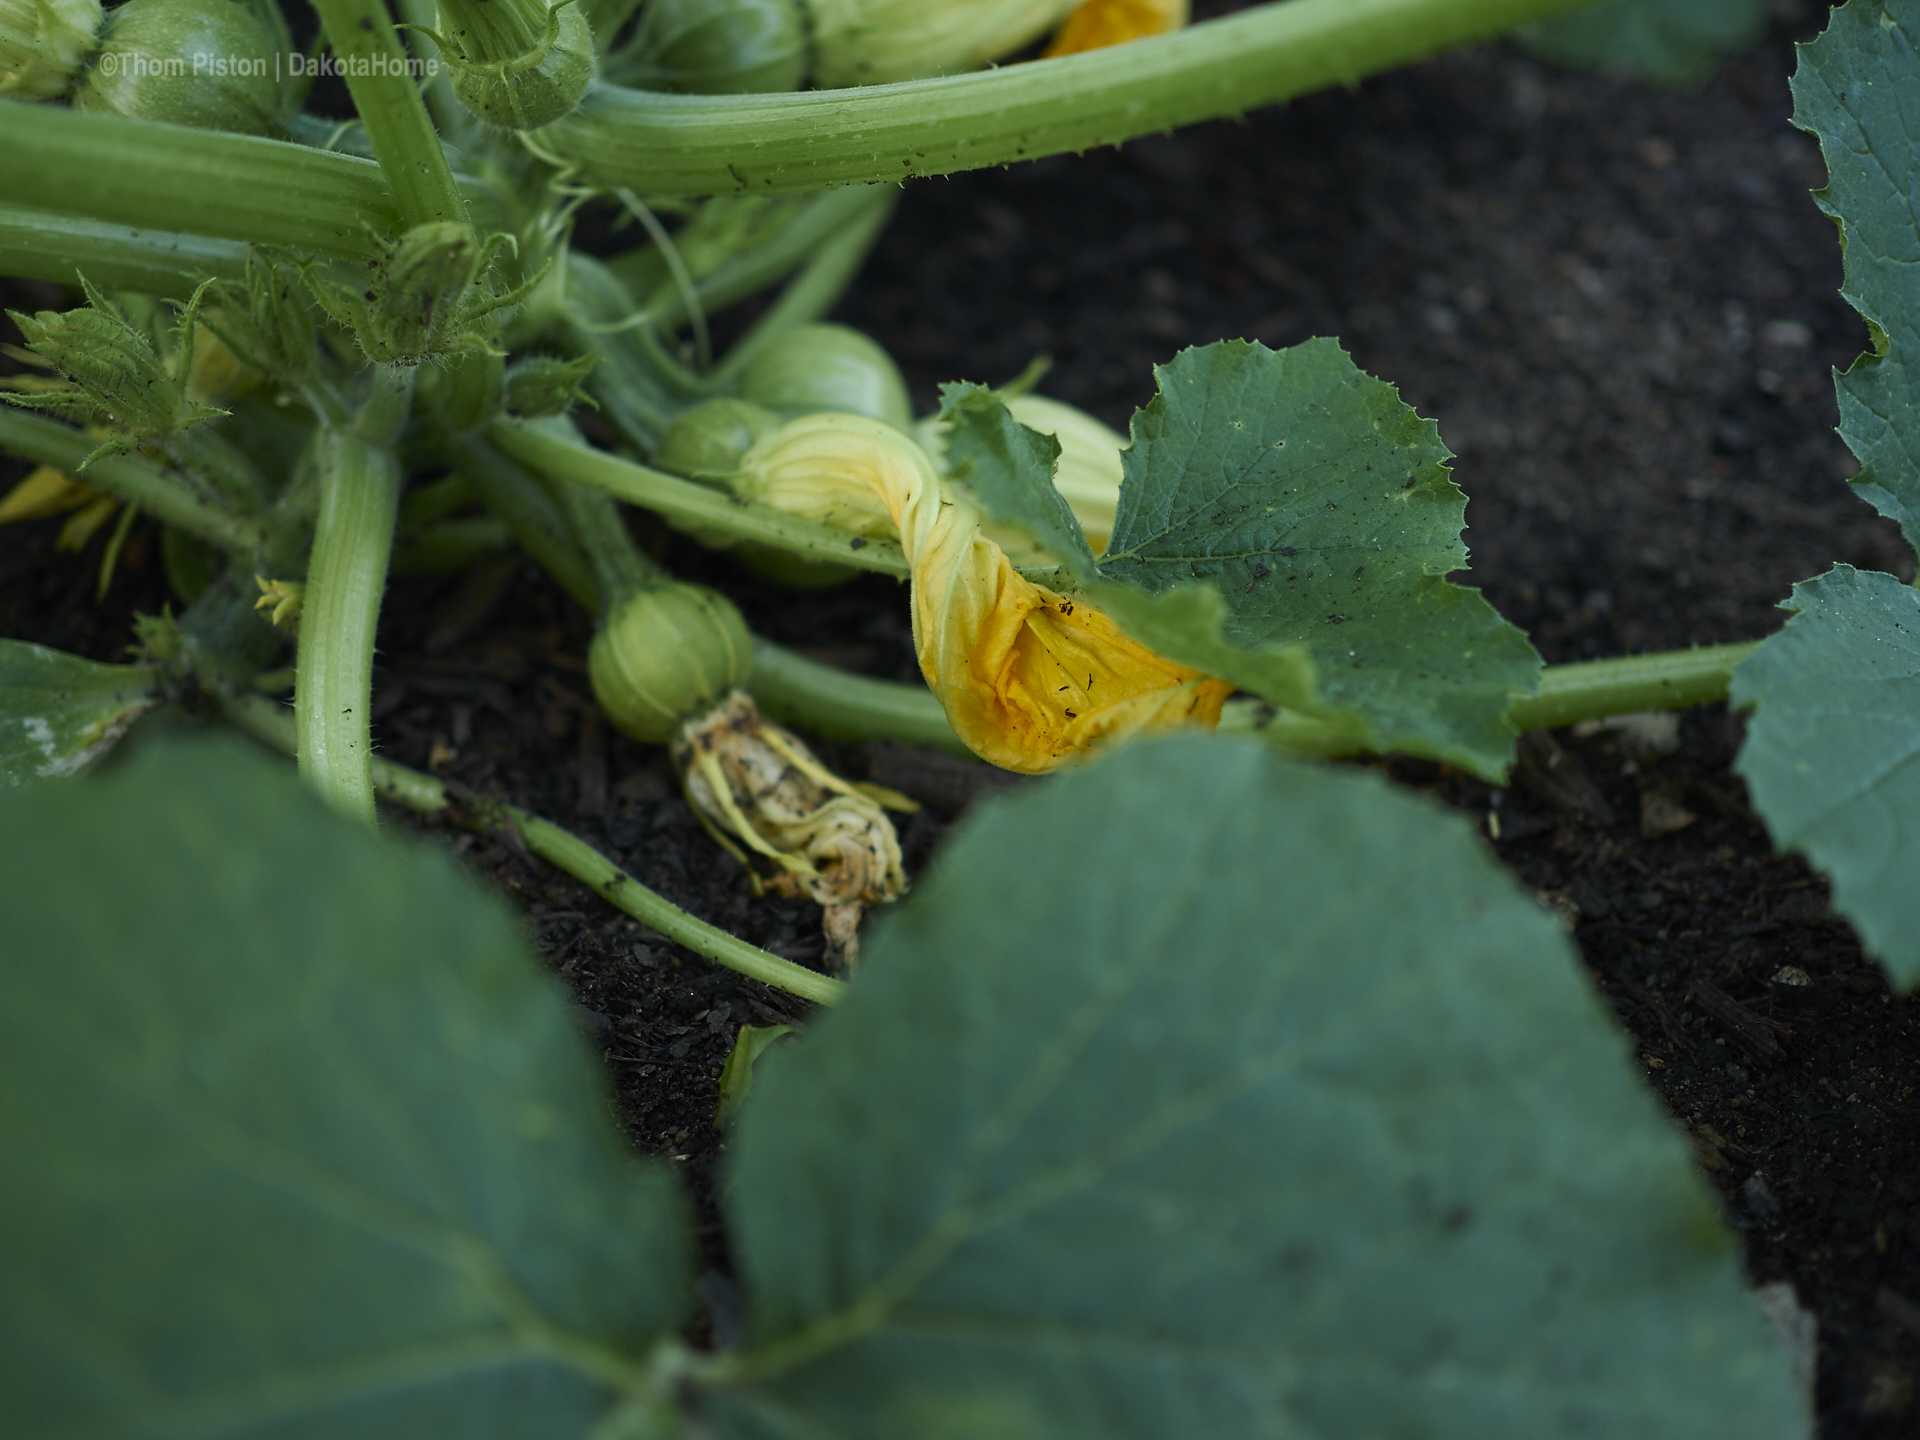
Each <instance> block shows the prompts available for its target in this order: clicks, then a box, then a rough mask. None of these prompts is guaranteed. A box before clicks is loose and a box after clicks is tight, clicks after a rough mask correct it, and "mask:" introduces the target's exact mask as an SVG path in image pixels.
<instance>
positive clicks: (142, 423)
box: [0, 276, 227, 469]
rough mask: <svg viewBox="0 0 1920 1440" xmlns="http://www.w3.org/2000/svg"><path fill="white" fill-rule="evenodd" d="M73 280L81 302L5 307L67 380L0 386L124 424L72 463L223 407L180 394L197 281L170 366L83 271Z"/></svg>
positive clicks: (121, 449)
mask: <svg viewBox="0 0 1920 1440" xmlns="http://www.w3.org/2000/svg"><path fill="white" fill-rule="evenodd" d="M80 283H81V285H82V287H84V289H85V290H86V295H87V300H88V302H89V303H88V304H87V305H84V306H82V307H81V308H79V309H77V310H67V311H58V310H42V311H41V312H40V313H39V314H38V315H32V316H29V315H22V314H21V313H20V312H19V311H17V310H9V311H8V312H7V315H8V316H9V318H11V319H12V321H13V323H14V324H15V325H17V326H19V327H20V333H21V335H23V336H24V337H25V338H26V342H27V344H28V346H29V347H30V348H31V349H32V350H33V352H34V353H35V354H36V355H38V356H40V358H41V359H43V360H45V361H46V362H47V363H48V364H49V365H51V366H53V368H54V369H56V370H58V371H59V372H60V373H61V374H62V375H63V376H65V377H66V379H67V381H68V383H69V384H70V385H71V387H72V388H71V389H67V390H53V391H35V392H32V393H26V394H15V393H12V392H0V395H3V396H4V398H5V399H6V400H8V401H10V402H11V403H13V404H15V405H20V406H24V407H26V408H28V409H35V410H54V411H58V412H59V413H61V414H64V415H69V416H71V417H73V418H74V419H77V420H80V419H86V418H89V417H91V416H94V415H100V414H104V415H106V416H107V417H108V418H109V419H111V420H112V421H113V422H114V423H115V424H116V425H118V426H119V427H120V429H121V430H122V431H124V432H125V433H124V434H122V435H120V436H117V437H115V438H114V439H111V440H109V441H107V442H106V443H105V444H103V445H102V446H100V448H99V449H97V450H95V451H93V452H92V454H90V455H88V456H87V458H86V459H85V460H83V461H82V462H81V463H80V467H79V468H81V469H85V468H86V466H87V465H88V464H90V463H91V462H92V461H93V460H94V459H95V457H97V456H100V455H103V454H124V453H125V452H126V451H129V450H132V449H135V448H136V447H137V446H138V445H139V444H140V442H141V441H143V440H153V441H166V440H171V439H172V438H173V437H174V436H176V435H178V434H180V432H181V431H183V430H185V429H187V428H188V427H189V426H191V425H194V424H197V423H198V422H200V421H202V420H208V419H211V418H213V417H214V416H216V415H224V414H226V413H227V412H226V411H224V410H216V409H214V408H213V407H212V406H211V405H198V404H195V403H194V402H193V401H192V400H190V399H188V397H187V376H188V375H189V374H190V373H191V371H192V368H193V347H194V329H195V326H196V325H197V324H198V312H199V308H200V298H201V296H202V295H203V294H204V293H205V291H206V288H207V287H206V286H205V285H202V286H201V287H200V289H199V290H197V291H195V292H194V296H193V299H192V300H191V301H190V302H189V303H188V304H187V306H186V307H185V309H184V310H183V312H182V318H181V322H180V325H179V326H178V328H177V330H176V332H175V334H176V337H177V339H178V342H179V353H178V360H177V365H178V368H177V370H170V369H168V367H167V364H166V362H165V361H163V360H162V359H161V358H160V356H159V354H158V352H156V351H155V349H154V348H153V342H152V341H151V340H149V339H148V338H147V336H146V335H145V334H143V333H142V332H141V331H139V330H138V329H136V328H135V327H134V326H132V325H130V324H128V323H127V320H126V317H125V316H123V315H122V314H121V313H120V312H119V311H118V310H117V309H115V308H114V306H113V303H112V302H111V301H109V300H108V299H107V297H106V296H104V295H102V294H101V293H100V292H99V291H98V290H96V289H94V288H93V286H92V285H91V284H89V283H88V282H87V279H86V277H85V276H82V277H81V279H80Z"/></svg>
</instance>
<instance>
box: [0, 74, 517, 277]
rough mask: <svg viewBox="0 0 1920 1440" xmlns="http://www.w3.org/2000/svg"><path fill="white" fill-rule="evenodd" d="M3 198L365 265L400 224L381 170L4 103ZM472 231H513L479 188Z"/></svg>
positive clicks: (182, 130) (0, 146)
mask: <svg viewBox="0 0 1920 1440" xmlns="http://www.w3.org/2000/svg"><path fill="white" fill-rule="evenodd" d="M0 155H5V156H6V157H7V159H6V169H5V174H4V177H0V199H3V200H4V201H5V202H6V203H7V204H8V205H10V206H16V207H20V208H22V209H33V210H44V211H47V212H49V213H53V214H58V215H63V216H73V217H80V218H86V219H92V220H103V221H106V222H108V223H109V224H114V225H127V226H132V227H134V228H136V229H139V230H143V231H145V230H172V231H179V232H182V233H190V234H194V235H217V236H221V237H224V238H226V239H229V240H250V241H255V242H257V243H259V244H263V245H288V246H293V247H295V248H298V249H303V250H311V251H315V252H317V253H319V254H323V255H338V256H344V257H348V258H352V259H356V260H364V259H366V258H367V257H369V256H370V255H372V254H373V253H374V251H375V249H376V248H377V245H378V238H377V237H378V235H379V234H385V233H390V232H391V231H393V230H394V229H395V228H396V227H397V226H398V225H399V224H400V220H401V214H402V211H401V208H400V207H399V206H398V205H396V204H395V202H394V194H393V191H392V190H391V189H389V188H388V184H387V181H386V178H385V177H384V176H383V175H382V174H381V172H380V167H379V166H378V165H376V164H375V163H374V162H373V161H371V160H362V159H359V158H357V157H355V156H352V155H337V154H333V153H330V152H327V151H323V150H315V149H312V148H310V147H308V146H305V145H294V144H290V143H288V142H286V141H282V140H263V139H260V138H259V137H257V136H253V135H230V134H227V133H226V132H224V131H220V130H195V129H191V128H189V127H187V126H185V125H161V124H158V123H155V122H153V121H150V120H129V119H126V118H125V117H123V116H119V115H106V114H93V113H83V112H80V111H77V110H68V109H65V108H62V107H60V106H54V105H21V104H15V103H13V102H10V101H8V102H0ZM458 183H459V185H460V187H461V188H462V190H463V191H464V193H466V195H467V196H468V199H469V200H470V202H471V203H472V207H473V210H474V219H475V221H476V223H478V224H479V225H481V226H482V227H483V228H486V229H504V228H506V213H505V207H504V206H503V205H502V203H501V201H500V199H499V197H498V196H497V195H496V194H495V193H494V192H493V191H492V190H491V189H490V188H489V187H487V186H486V185H485V184H484V183H483V182H481V181H478V180H472V179H462V180H460V181H459V182H458Z"/></svg>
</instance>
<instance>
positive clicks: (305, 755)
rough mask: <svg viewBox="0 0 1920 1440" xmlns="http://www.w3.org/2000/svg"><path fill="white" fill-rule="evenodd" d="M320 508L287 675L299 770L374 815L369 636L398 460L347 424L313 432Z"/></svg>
mask: <svg viewBox="0 0 1920 1440" xmlns="http://www.w3.org/2000/svg"><path fill="white" fill-rule="evenodd" d="M314 443H315V445H316V447H317V453H316V456H315V460H316V462H317V469H318V471H319V475H320V515H319V521H318V523H317V525H316V527H315V530H314V537H313V557H312V559H311V560H310V561H309V562H308V565H307V590H306V596H305V599H304V601H303V602H302V604H301V611H300V650H299V655H298V657H297V658H298V664H297V666H296V676H295V680H294V714H295V717H296V723H297V726H298V742H299V749H298V755H299V761H300V773H301V775H302V776H304V777H305V778H306V779H307V781H308V782H309V783H310V784H311V785H313V787H314V788H315V789H316V790H318V791H319V792H320V794H321V795H322V796H323V797H324V798H325V799H326V800H327V802H328V803H329V804H331V805H332V806H333V807H334V808H335V809H336V810H339V811H341V812H342V813H344V814H348V815H353V816H356V817H358V818H359V819H362V820H365V821H366V822H367V823H368V824H372V823H373V819H374V815H373V768H372V766H373V737H372V731H371V728H370V725H369V716H368V709H369V707H370V705H371V703H372V695H373V640H374V631H375V629H376V628H377V626H378V624H379V619H380V598H381V593H382V591H383V590H384V589H385V588H386V580H387V564H388V560H389V558H390V556H391V553H392V549H393V522H394V514H395V512H396V511H397V510H398V508H399V503H400V465H399V462H398V461H397V460H395V458H394V455H393V452H392V450H390V449H388V448H387V447H385V446H383V445H373V444H369V443H368V442H367V441H366V440H364V439H362V438H361V437H360V436H359V435H357V434H355V433H354V432H353V431H352V430H350V429H334V428H327V429H323V430H322V431H321V432H320V433H319V435H318V436H317V437H316V439H315V442H314Z"/></svg>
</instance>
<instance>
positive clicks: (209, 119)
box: [73, 0, 282, 135]
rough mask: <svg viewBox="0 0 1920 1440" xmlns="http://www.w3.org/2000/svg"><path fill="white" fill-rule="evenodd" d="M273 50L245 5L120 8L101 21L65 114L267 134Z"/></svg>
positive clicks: (142, 3) (275, 109)
mask: <svg viewBox="0 0 1920 1440" xmlns="http://www.w3.org/2000/svg"><path fill="white" fill-rule="evenodd" d="M281 48H282V46H281V44H280V42H279V39H278V37H277V36H276V35H275V33H274V27H273V26H272V25H270V24H269V23H267V21H266V20H264V19H263V18H262V16H261V15H260V13H259V12H258V11H257V10H256V9H255V7H254V6H253V5H252V4H250V3H248V0H127V3H126V4H124V5H121V6H119V7H117V8H116V9H114V10H112V11H110V12H109V13H108V15H107V18H106V24H105V25H104V26H103V27H102V30H101V37H100V50H99V53H98V54H96V55H95V56H94V57H93V59H92V60H91V61H90V62H89V63H88V65H87V69H86V74H85V75H84V76H83V77H82V79H81V81H80V84H79V86H78V87H77V88H76V89H75V90H74V92H73V108H74V109H76V110H110V111H112V112H114V113H115V114H117V115H127V116H131V117H133V118H135V119H139V120H161V121H165V122H167V123H168V124H172V125H191V126H194V127H195V128H196V129H200V130H231V131H234V132H236V133H238V134H242V135H268V134H271V133H272V132H273V131H274V130H276V129H277V128H279V123H280V118H281V88H280V81H279V80H278V79H276V78H275V76H276V73H277V71H276V63H277V62H278V61H279V59H280V56H279V55H278V53H277V51H278V50H279V49H281Z"/></svg>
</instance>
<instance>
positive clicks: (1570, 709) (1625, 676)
mask: <svg viewBox="0 0 1920 1440" xmlns="http://www.w3.org/2000/svg"><path fill="white" fill-rule="evenodd" d="M1761 643H1762V642H1760V641H1758V640H1749V641H1746V642H1744V643H1742V644H1738V645H1703V646H1700V647H1698V648H1697V649H1693V650H1664V651H1660V652H1659V653H1657V654H1653V655H1628V656H1624V657H1622V658H1620V659H1617V660H1586V661H1582V662H1581V663H1579V664H1577V665H1549V666H1547V668H1546V669H1545V670H1543V671H1541V672H1540V693H1539V694H1538V695H1535V696H1531V697H1529V698H1527V699H1524V700H1516V701H1514V702H1513V708H1512V709H1511V710H1509V711H1508V712H1507V718H1508V719H1509V720H1511V721H1512V722H1513V724H1514V727H1515V728H1516V729H1518V730H1521V731H1527V730H1553V729H1557V728H1558V727H1560V726H1562V725H1572V724H1574V723H1576V722H1577V721H1581V720H1604V719H1606V718H1607V717H1608V716H1609V715H1631V714H1633V713H1635V712H1636V711H1641V710H1682V709H1685V708H1686V707H1688V706H1690V705H1706V704H1710V703H1711V702H1713V701H1715V700H1724V699H1726V698H1727V688H1728V687H1729V686H1730V685H1731V684H1732V683H1733V672H1734V670H1735V669H1736V668H1738V666H1739V664H1740V662H1741V661H1742V660H1745V659H1746V658H1747V657H1748V656H1749V655H1751V654H1752V653H1753V652H1754V651H1755V650H1757V649H1759V648H1760V645H1761Z"/></svg>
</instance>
